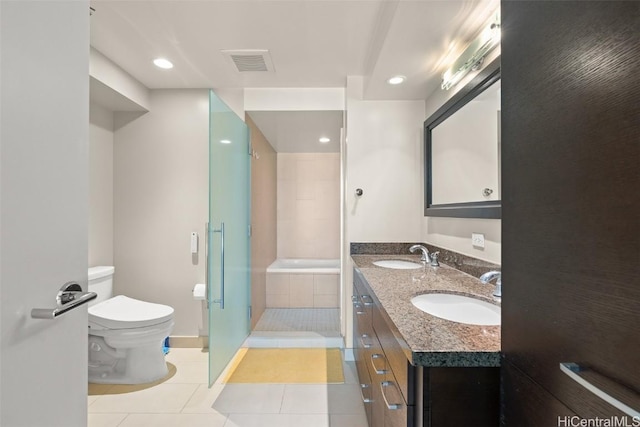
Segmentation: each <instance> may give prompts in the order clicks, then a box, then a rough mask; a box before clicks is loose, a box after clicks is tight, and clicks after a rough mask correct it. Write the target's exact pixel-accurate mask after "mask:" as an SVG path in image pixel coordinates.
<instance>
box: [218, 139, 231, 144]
mask: <svg viewBox="0 0 640 427" xmlns="http://www.w3.org/2000/svg"><path fill="white" fill-rule="evenodd" d="M220 144H231V141H230V140H228V139H221V140H220Z"/></svg>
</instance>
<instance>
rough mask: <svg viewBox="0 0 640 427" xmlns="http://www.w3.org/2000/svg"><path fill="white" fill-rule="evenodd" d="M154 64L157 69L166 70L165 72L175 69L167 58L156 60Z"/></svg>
mask: <svg viewBox="0 0 640 427" xmlns="http://www.w3.org/2000/svg"><path fill="white" fill-rule="evenodd" d="M153 63H154V64H155V66H156V67H160V68H164V69H165V70H168V69H170V68H173V64H172V63H171V61H169V60H168V59H165V58H156V59H154V60H153Z"/></svg>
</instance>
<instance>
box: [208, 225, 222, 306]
mask: <svg viewBox="0 0 640 427" xmlns="http://www.w3.org/2000/svg"><path fill="white" fill-rule="evenodd" d="M211 231H213V232H214V233H220V299H214V300H213V302H214V303H218V304H220V308H221V309H223V310H224V222H221V223H220V228H218V229H215V228H214V229H213V230H211Z"/></svg>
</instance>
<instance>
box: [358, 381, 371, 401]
mask: <svg viewBox="0 0 640 427" xmlns="http://www.w3.org/2000/svg"><path fill="white" fill-rule="evenodd" d="M369 387H370V385H369V384H360V388H361V389H362V390H361V391H360V395H361V396H362V403H371V402H373V399H371V398H368V397H364V390H365V389H367V388H369Z"/></svg>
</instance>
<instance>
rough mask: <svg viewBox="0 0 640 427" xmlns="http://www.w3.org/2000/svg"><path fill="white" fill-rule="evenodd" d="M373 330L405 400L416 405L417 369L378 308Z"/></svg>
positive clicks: (375, 312)
mask: <svg viewBox="0 0 640 427" xmlns="http://www.w3.org/2000/svg"><path fill="white" fill-rule="evenodd" d="M373 329H374V330H375V333H376V335H377V336H378V339H379V340H380V345H381V346H382V348H383V349H384V354H385V357H386V359H387V363H388V364H389V369H390V371H391V372H392V374H393V376H394V377H395V380H397V384H398V387H399V389H400V391H401V393H402V396H403V398H404V400H405V401H406V402H407V404H409V405H415V384H416V368H415V366H412V365H411V364H410V363H409V359H407V356H406V355H405V354H404V352H403V351H402V347H401V346H400V343H398V340H397V339H396V338H395V336H394V335H393V333H392V332H391V329H390V328H389V326H387V323H386V322H385V321H384V318H383V317H382V313H381V312H380V310H379V309H378V308H377V307H374V309H373Z"/></svg>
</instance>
